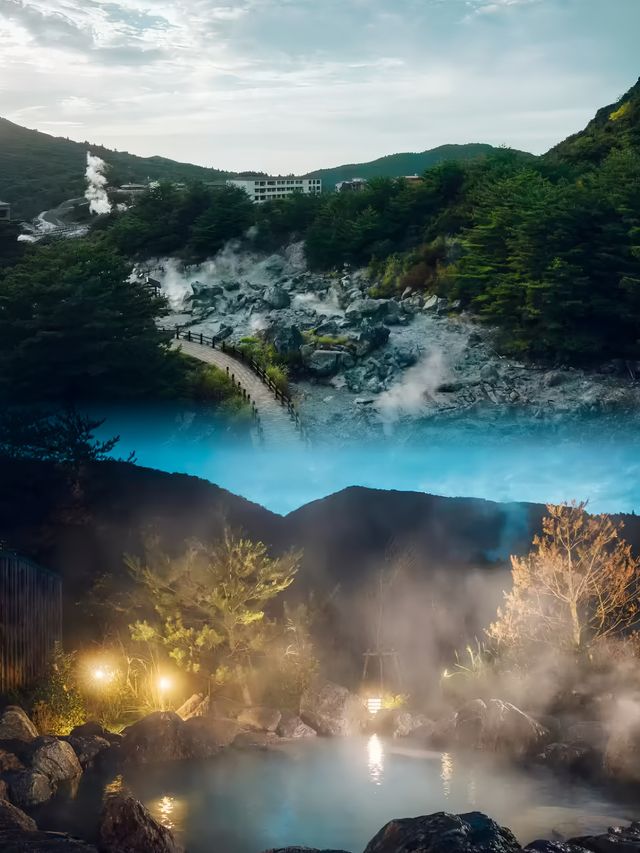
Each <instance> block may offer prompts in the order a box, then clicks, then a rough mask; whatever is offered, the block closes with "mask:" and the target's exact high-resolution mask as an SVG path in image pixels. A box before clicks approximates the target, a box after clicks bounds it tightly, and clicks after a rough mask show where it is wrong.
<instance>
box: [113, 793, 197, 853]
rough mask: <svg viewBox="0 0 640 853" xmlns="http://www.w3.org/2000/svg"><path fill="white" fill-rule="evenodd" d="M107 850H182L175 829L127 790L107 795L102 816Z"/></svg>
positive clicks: (145, 852) (121, 852) (134, 852)
mask: <svg viewBox="0 0 640 853" xmlns="http://www.w3.org/2000/svg"><path fill="white" fill-rule="evenodd" d="M99 838H100V848H101V850H103V851H104V853H149V851H153V853H182V850H183V848H182V847H181V846H180V845H179V844H177V842H176V841H175V839H174V837H173V834H172V832H171V831H170V830H169V829H167V827H166V826H162V824H160V823H158V822H157V821H156V820H154V818H153V817H152V816H151V815H150V814H149V812H148V811H147V809H146V808H145V807H144V806H143V805H142V803H140V802H138V800H135V799H134V798H133V797H130V796H127V795H124V794H111V795H110V796H108V797H107V798H106V799H105V802H104V806H103V809H102V814H101V816H100V829H99Z"/></svg>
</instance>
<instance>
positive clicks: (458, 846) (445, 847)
mask: <svg viewBox="0 0 640 853" xmlns="http://www.w3.org/2000/svg"><path fill="white" fill-rule="evenodd" d="M521 850H522V848H521V847H520V845H519V844H518V841H517V840H516V837H515V836H514V834H513V833H512V832H511V830H509V829H506V828H505V827H502V826H498V824H497V823H496V822H495V821H493V820H491V818H488V817H487V816H486V815H484V814H482V812H469V813H468V814H461V815H454V814H448V813H447V812H437V813H436V814H432V815H425V816H424V817H414V818H404V819H401V820H392V821H390V822H389V823H388V824H387V825H386V826H383V828H382V829H381V830H380V832H379V833H378V834H377V835H376V836H375V837H374V838H372V840H371V841H370V842H369V844H368V845H367V847H366V849H365V851H364V853H521Z"/></svg>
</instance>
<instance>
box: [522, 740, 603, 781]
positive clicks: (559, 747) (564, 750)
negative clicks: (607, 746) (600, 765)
mask: <svg viewBox="0 0 640 853" xmlns="http://www.w3.org/2000/svg"><path fill="white" fill-rule="evenodd" d="M595 756H596V753H595V751H594V750H593V749H591V748H590V747H588V746H581V745H579V744H568V743H550V744H548V745H547V746H545V748H544V749H543V750H542V752H541V753H540V754H539V755H538V756H537V758H538V761H541V762H542V763H543V764H548V765H549V766H550V767H553V768H554V770H563V771H565V772H567V773H580V774H585V773H587V772H588V771H589V770H591V769H593V768H594V767H595V764H596V761H595Z"/></svg>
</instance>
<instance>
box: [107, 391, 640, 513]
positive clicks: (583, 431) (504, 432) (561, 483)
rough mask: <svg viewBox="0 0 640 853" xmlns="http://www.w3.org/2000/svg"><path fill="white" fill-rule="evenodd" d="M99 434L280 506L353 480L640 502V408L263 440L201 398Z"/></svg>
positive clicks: (131, 416) (284, 508)
mask: <svg viewBox="0 0 640 853" xmlns="http://www.w3.org/2000/svg"><path fill="white" fill-rule="evenodd" d="M101 414H102V415H106V417H107V422H106V424H105V425H104V427H103V428H102V434H104V435H113V434H115V433H118V434H119V435H120V436H121V441H120V444H119V445H118V447H117V449H116V453H117V455H119V456H126V455H127V454H128V453H129V452H130V451H131V450H135V451H136V454H137V458H138V463H139V464H140V465H144V466H147V467H150V468H158V469H161V470H165V471H170V472H173V471H175V472H181V473H187V474H192V475H195V476H198V477H202V478H203V479H206V480H210V481H211V482H213V483H216V484H218V485H220V486H222V487H224V488H226V489H228V490H229V491H232V492H234V493H235V494H239V495H242V496H243V497H246V498H248V499H249V500H252V501H255V502H257V503H260V504H262V505H263V506H265V507H267V508H268V509H270V510H272V511H274V512H278V513H283V514H284V513H287V512H290V511H292V510H294V509H296V508H298V507H300V506H302V505H303V504H305V503H308V502H309V501H312V500H316V499H318V498H322V497H325V496H326V495H328V494H332V493H334V492H336V491H339V490H340V489H343V488H346V487H348V486H366V487H369V488H377V489H397V490H403V491H405V490H406V491H418V492H429V493H432V494H438V495H443V496H450V497H458V496H464V497H476V498H484V499H487V500H493V501H501V502H510V501H530V502H536V503H548V502H552V503H561V502H564V501H570V500H574V499H575V500H587V501H589V509H590V510H591V511H593V512H627V513H631V512H640V433H639V432H638V430H637V428H636V423H635V420H629V421H622V420H617V421H615V422H612V421H611V420H605V419H597V418H596V419H583V420H580V421H577V420H576V421H572V422H570V423H567V424H565V425H564V426H562V427H558V426H557V425H554V426H551V425H545V424H544V423H536V422H530V423H523V422H522V421H511V420H509V419H506V420H504V421H502V422H500V423H497V422H495V421H493V422H488V423H484V424H483V423H482V422H477V423H474V424H472V423H470V422H469V421H467V420H464V419H461V420H460V421H449V422H434V423H433V424H431V425H427V426H424V427H423V428H422V429H421V431H420V433H419V437H418V438H414V440H412V441H411V442H407V443H399V442H397V441H393V440H390V441H385V440H379V441H369V442H367V441H363V442H362V443H360V444H350V445H342V444H340V443H339V440H338V439H339V436H336V442H335V444H332V443H330V442H325V443H323V444H322V445H319V446H317V447H312V448H311V449H305V448H302V447H300V448H296V447H290V446H285V447H281V448H271V449H269V448H263V447H260V446H256V445H255V444H254V443H252V442H251V440H250V439H246V440H239V439H234V438H231V437H230V436H229V433H228V432H227V431H226V430H225V426H224V424H223V423H221V422H220V421H219V420H216V419H215V418H214V417H212V416H211V414H210V413H209V412H208V411H207V409H206V408H201V409H197V408H190V409H189V410H188V411H184V410H182V409H178V408H177V407H153V408H146V409H144V410H137V411H136V410H131V409H130V408H129V409H112V410H110V411H108V412H105V411H104V410H102V411H101Z"/></svg>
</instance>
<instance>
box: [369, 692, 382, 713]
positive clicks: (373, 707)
mask: <svg viewBox="0 0 640 853" xmlns="http://www.w3.org/2000/svg"><path fill="white" fill-rule="evenodd" d="M381 708H382V697H381V696H370V697H369V698H368V699H367V709H368V711H369V713H370V714H377V713H378V711H380V710H381Z"/></svg>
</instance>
